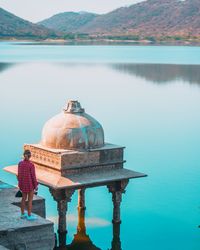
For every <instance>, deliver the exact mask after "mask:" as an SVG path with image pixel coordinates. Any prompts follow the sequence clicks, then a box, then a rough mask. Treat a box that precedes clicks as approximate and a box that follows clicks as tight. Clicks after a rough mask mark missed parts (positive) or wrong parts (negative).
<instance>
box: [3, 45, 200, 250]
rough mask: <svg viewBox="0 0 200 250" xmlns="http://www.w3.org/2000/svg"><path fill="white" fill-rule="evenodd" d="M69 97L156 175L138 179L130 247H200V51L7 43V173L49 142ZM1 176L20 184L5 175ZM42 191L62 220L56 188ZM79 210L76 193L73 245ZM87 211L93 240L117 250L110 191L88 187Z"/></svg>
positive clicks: (128, 221)
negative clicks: (27, 148) (48, 127)
mask: <svg viewBox="0 0 200 250" xmlns="http://www.w3.org/2000/svg"><path fill="white" fill-rule="evenodd" d="M68 99H78V100H79V101H80V102H81V104H82V106H83V107H84V108H85V110H86V112H87V113H89V114H91V115H92V116H94V117H95V118H96V119H97V120H98V121H100V122H101V124H102V125H103V127H104V131H105V137H106V141H107V142H111V143H116V144H119V145H125V146H126V150H125V158H126V160H127V163H126V164H125V167H127V168H130V169H132V170H136V171H140V172H144V173H147V174H148V175H149V176H148V177H147V178H143V179H137V180H132V181H130V183H129V185H128V188H127V192H126V194H125V195H124V196H123V202H122V224H121V235H120V240H121V248H122V249H123V250H160V249H162V250H179V249H180V250H197V249H199V248H200V229H199V228H198V225H200V181H199V180H200V147H199V144H200V129H199V128H200V48H199V47H139V46H138V47H137V46H135V47H132V46H40V45H37V46H34V45H25V44H24V45H16V44H14V45H13V44H12V43H1V44H0V110H1V123H0V131H1V137H0V138H1V140H0V146H1V157H0V167H1V168H2V167H4V166H6V165H10V164H15V163H17V162H18V161H19V160H20V157H21V153H22V147H23V143H34V142H38V141H39V140H40V135H41V130H42V126H43V124H44V122H45V121H46V120H47V119H49V118H50V117H52V116H53V115H55V114H57V113H58V112H60V111H61V109H62V107H63V106H64V105H65V102H66V101H67V100H68ZM0 179H2V180H5V181H7V182H8V183H10V184H14V185H16V184H17V182H16V179H15V177H13V176H12V175H10V174H8V173H5V172H3V171H1V170H0ZM39 194H40V195H41V196H44V197H45V198H46V207H47V217H48V218H49V219H51V220H52V221H57V218H56V215H57V210H56V204H55V202H54V201H53V199H52V198H51V196H50V194H49V192H48V189H47V188H45V187H43V186H40V189H39ZM76 206H77V194H75V195H74V196H73V199H72V202H71V203H70V206H69V213H68V222H69V223H68V238H67V241H68V243H70V242H71V241H72V239H73V236H74V234H75V233H76V225H77V209H76ZM86 206H87V210H86V226H87V234H88V235H89V236H90V238H91V240H92V241H93V244H95V245H96V246H97V247H99V248H100V249H102V250H107V249H111V242H112V238H113V235H112V224H111V219H112V201H111V195H110V194H109V193H108V190H107V189H106V188H104V187H102V188H93V189H88V190H86ZM55 230H56V226H55ZM116 249H120V248H116ZM80 250H81V248H80Z"/></svg>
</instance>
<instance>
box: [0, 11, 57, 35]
mask: <svg viewBox="0 0 200 250" xmlns="http://www.w3.org/2000/svg"><path fill="white" fill-rule="evenodd" d="M56 36H57V34H56V32H55V31H52V30H49V29H47V28H46V27H43V26H40V25H37V24H33V23H31V22H28V21H26V20H24V19H22V18H19V17H17V16H15V15H13V14H12V13H10V12H8V11H6V10H4V9H2V8H0V38H47V37H56Z"/></svg>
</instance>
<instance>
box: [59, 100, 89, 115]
mask: <svg viewBox="0 0 200 250" xmlns="http://www.w3.org/2000/svg"><path fill="white" fill-rule="evenodd" d="M64 112H65V113H84V112H85V110H84V109H83V108H82V107H81V104H80V103H79V102H78V101H74V100H69V101H68V103H67V106H66V108H64Z"/></svg>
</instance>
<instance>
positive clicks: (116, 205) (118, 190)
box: [107, 180, 128, 223]
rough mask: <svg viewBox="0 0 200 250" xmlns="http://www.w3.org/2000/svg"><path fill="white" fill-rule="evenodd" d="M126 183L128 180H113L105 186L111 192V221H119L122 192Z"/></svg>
mask: <svg viewBox="0 0 200 250" xmlns="http://www.w3.org/2000/svg"><path fill="white" fill-rule="evenodd" d="M127 184H128V180H122V181H116V182H113V183H111V184H109V185H108V186H107V187H108V190H109V192H110V193H112V201H113V220H112V222H113V223H121V215H120V205H121V201H122V193H125V188H126V186H127Z"/></svg>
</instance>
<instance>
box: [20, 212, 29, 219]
mask: <svg viewBox="0 0 200 250" xmlns="http://www.w3.org/2000/svg"><path fill="white" fill-rule="evenodd" d="M27 216H28V214H27V212H24V214H21V216H20V218H21V219H26V218H27Z"/></svg>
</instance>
